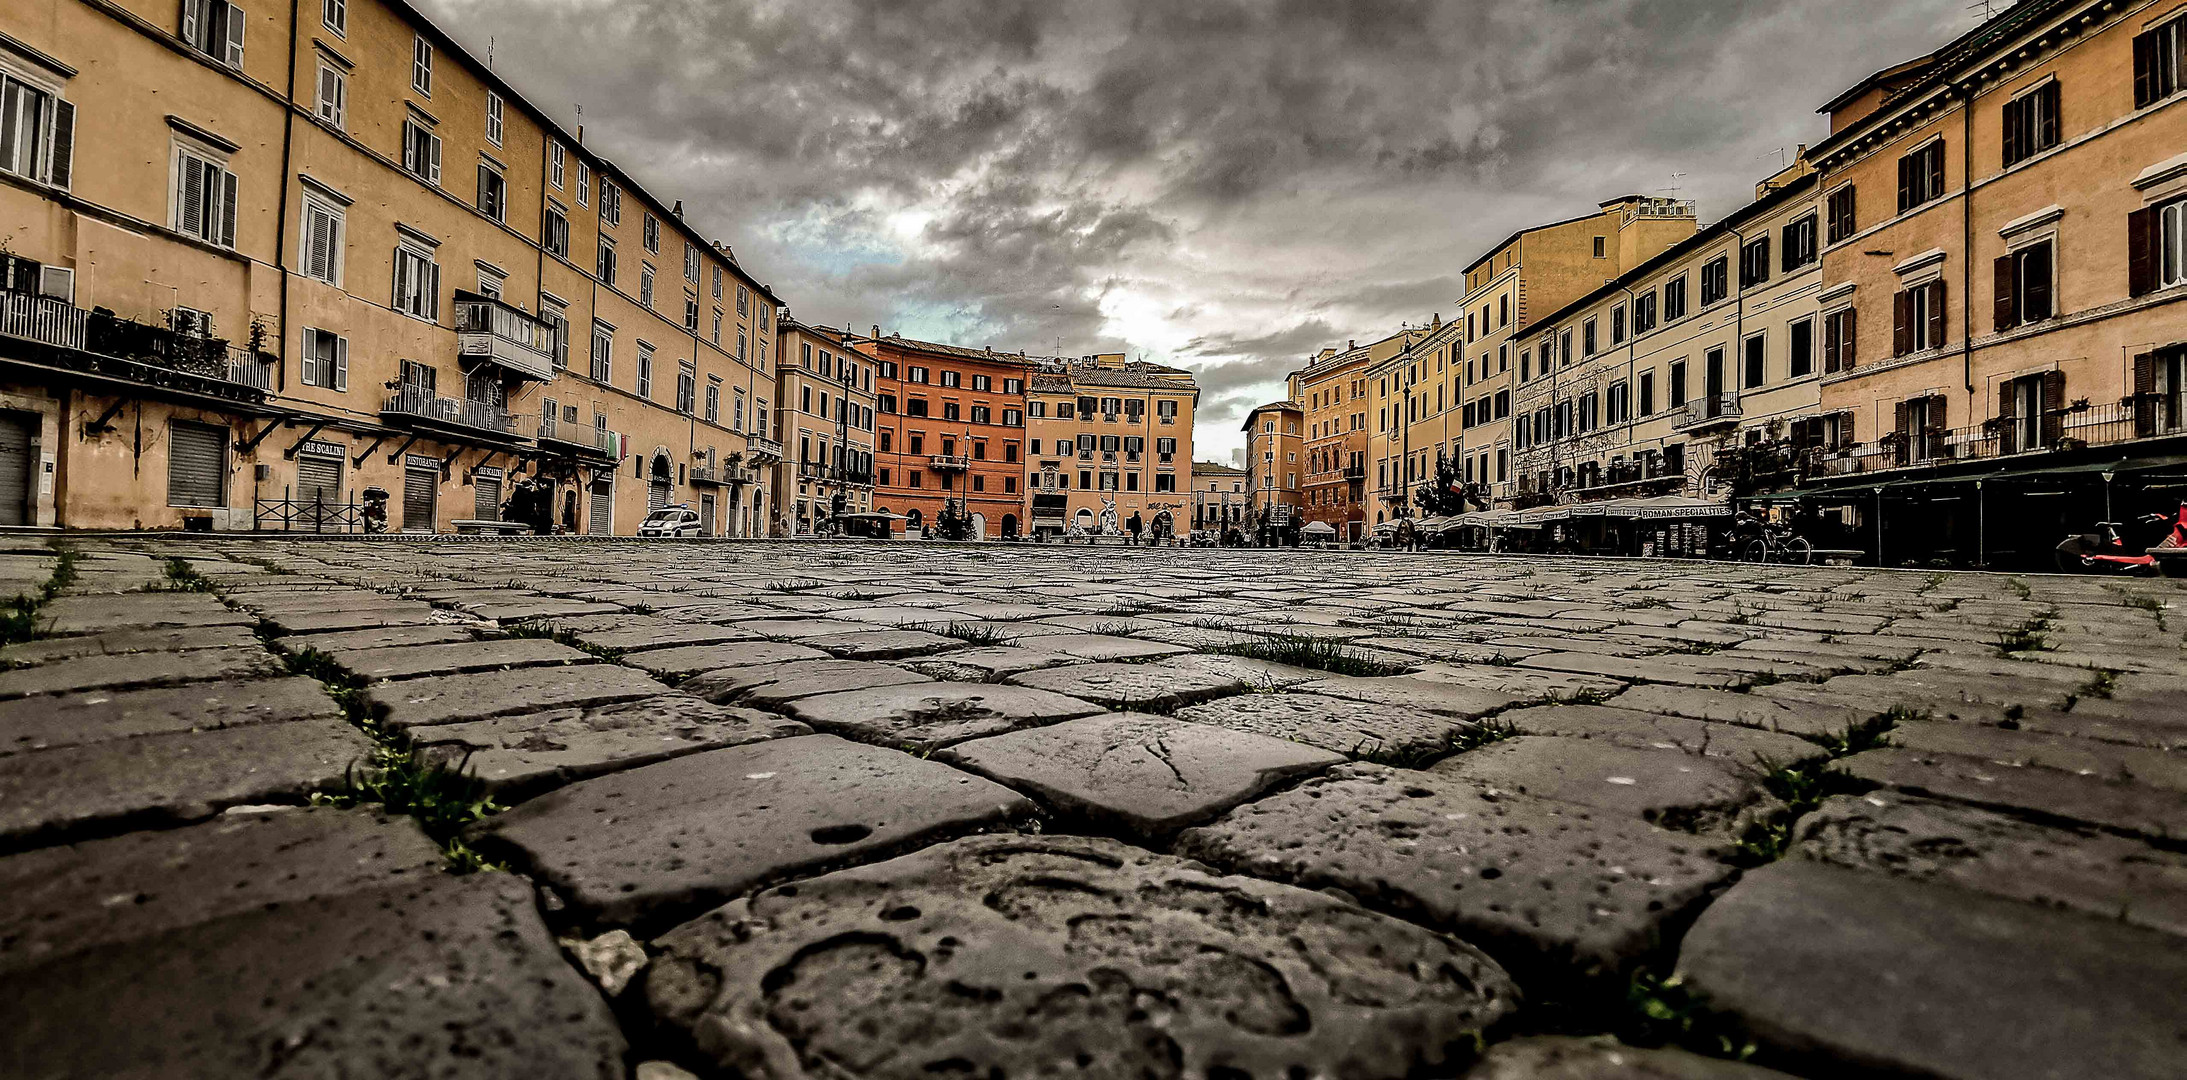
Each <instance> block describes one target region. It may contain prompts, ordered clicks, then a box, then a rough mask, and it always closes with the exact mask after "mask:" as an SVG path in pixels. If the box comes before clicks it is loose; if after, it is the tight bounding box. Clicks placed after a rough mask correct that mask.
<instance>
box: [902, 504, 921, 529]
mask: <svg viewBox="0 0 2187 1080" xmlns="http://www.w3.org/2000/svg"><path fill="white" fill-rule="evenodd" d="M925 527H926V519H925V517H923V516H922V515H921V514H920V513H919V511H918V508H916V507H914V508H912V509H910V510H906V511H904V535H906V536H909V535H911V534H912V533H915V532H918V531H919V530H921V529H923V528H925Z"/></svg>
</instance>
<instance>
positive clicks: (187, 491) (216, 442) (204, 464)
mask: <svg viewBox="0 0 2187 1080" xmlns="http://www.w3.org/2000/svg"><path fill="white" fill-rule="evenodd" d="M227 479H228V429H227V428H223V427H214V426H213V425H211V424H196V423H191V422H190V421H187V420H177V421H175V422H174V423H172V424H170V425H169V426H168V429H167V505H169V506H192V507H213V506H226V505H228V483H227Z"/></svg>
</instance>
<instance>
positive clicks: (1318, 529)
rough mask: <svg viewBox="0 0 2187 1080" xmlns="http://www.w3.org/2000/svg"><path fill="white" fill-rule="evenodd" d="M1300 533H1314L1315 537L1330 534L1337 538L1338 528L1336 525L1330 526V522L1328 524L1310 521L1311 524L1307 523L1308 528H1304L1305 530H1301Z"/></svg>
mask: <svg viewBox="0 0 2187 1080" xmlns="http://www.w3.org/2000/svg"><path fill="white" fill-rule="evenodd" d="M1299 532H1301V533H1313V534H1314V535H1316V536H1319V535H1321V534H1323V533H1327V534H1329V535H1330V536H1335V535H1336V526H1334V525H1331V524H1329V523H1328V522H1326V521H1309V522H1307V523H1306V527H1305V528H1303V529H1300V530H1299Z"/></svg>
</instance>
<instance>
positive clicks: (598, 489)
mask: <svg viewBox="0 0 2187 1080" xmlns="http://www.w3.org/2000/svg"><path fill="white" fill-rule="evenodd" d="M614 518H615V482H614V481H612V480H595V481H593V482H592V518H591V520H590V521H587V522H586V523H585V531H586V532H588V533H591V534H592V535H594V536H606V535H608V534H609V532H610V531H611V529H612V527H613V524H614Z"/></svg>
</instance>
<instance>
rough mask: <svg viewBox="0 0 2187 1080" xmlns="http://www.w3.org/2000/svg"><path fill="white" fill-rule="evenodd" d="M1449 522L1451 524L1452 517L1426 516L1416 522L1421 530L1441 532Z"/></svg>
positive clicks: (1416, 525)
mask: <svg viewBox="0 0 2187 1080" xmlns="http://www.w3.org/2000/svg"><path fill="white" fill-rule="evenodd" d="M1448 524H1450V519H1449V518H1446V517H1424V518H1421V519H1420V520H1419V521H1418V522H1417V523H1416V524H1415V527H1416V528H1418V529H1419V530H1420V531H1421V532H1441V531H1443V527H1444V526H1445V525H1448Z"/></svg>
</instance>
